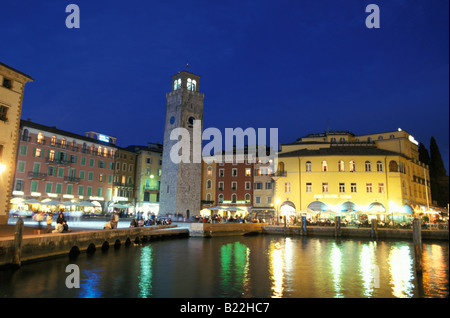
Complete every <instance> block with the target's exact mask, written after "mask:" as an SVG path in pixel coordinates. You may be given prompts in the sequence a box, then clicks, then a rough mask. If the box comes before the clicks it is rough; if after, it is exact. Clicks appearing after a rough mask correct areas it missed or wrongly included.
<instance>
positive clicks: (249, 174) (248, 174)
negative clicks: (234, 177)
mask: <svg viewBox="0 0 450 318" xmlns="http://www.w3.org/2000/svg"><path fill="white" fill-rule="evenodd" d="M251 175H252V170H251V169H250V168H245V176H246V177H249V176H251Z"/></svg>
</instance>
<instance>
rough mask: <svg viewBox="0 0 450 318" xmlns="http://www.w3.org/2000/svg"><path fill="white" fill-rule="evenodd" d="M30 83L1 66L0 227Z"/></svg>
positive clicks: (7, 209)
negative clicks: (27, 84) (23, 105)
mask: <svg viewBox="0 0 450 318" xmlns="http://www.w3.org/2000/svg"><path fill="white" fill-rule="evenodd" d="M30 81H33V79H32V78H31V77H30V76H28V75H26V74H24V73H22V72H20V71H18V70H16V69H14V68H12V67H10V66H8V65H5V64H3V63H1V62H0V224H6V223H7V220H8V213H9V202H10V200H11V189H12V186H13V182H14V181H13V179H14V171H15V168H16V165H15V164H16V162H15V161H16V153H17V143H18V133H19V125H20V115H21V113H22V101H23V96H24V91H25V84H26V83H27V82H30Z"/></svg>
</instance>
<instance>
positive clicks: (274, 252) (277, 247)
mask: <svg viewBox="0 0 450 318" xmlns="http://www.w3.org/2000/svg"><path fill="white" fill-rule="evenodd" d="M268 254H269V275H270V280H271V282H272V286H271V291H272V295H271V297H273V298H281V297H283V280H284V269H283V261H284V246H282V245H281V244H280V243H279V242H274V241H271V242H270V245H269V253H268Z"/></svg>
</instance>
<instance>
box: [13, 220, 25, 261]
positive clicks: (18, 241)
mask: <svg viewBox="0 0 450 318" xmlns="http://www.w3.org/2000/svg"><path fill="white" fill-rule="evenodd" d="M22 239H23V220H22V218H19V219H18V220H17V222H16V232H15V233H14V251H13V261H12V264H13V266H14V267H15V268H19V267H20V265H21V260H20V257H21V255H22Z"/></svg>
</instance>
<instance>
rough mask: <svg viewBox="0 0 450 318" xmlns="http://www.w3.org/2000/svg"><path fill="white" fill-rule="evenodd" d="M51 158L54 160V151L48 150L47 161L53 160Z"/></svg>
mask: <svg viewBox="0 0 450 318" xmlns="http://www.w3.org/2000/svg"><path fill="white" fill-rule="evenodd" d="M53 160H55V151H54V150H50V153H49V154H48V161H53Z"/></svg>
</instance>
